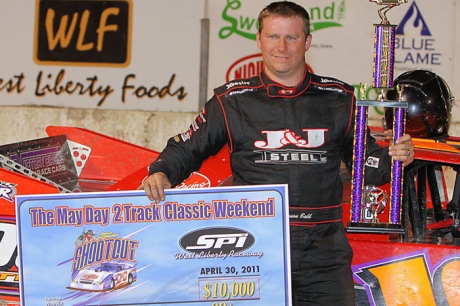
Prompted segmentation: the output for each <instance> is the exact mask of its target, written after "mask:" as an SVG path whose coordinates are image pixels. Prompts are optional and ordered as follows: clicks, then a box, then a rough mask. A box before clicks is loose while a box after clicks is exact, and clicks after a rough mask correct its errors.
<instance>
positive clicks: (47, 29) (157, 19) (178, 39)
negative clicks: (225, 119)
mask: <svg viewBox="0 0 460 306" xmlns="http://www.w3.org/2000/svg"><path fill="white" fill-rule="evenodd" d="M269 3H270V1H267V0H212V1H211V0H169V1H163V0H111V1H110V0H109V1H102V0H66V1H62V0H22V1H21V2H20V3H19V2H18V1H8V0H0V5H1V8H2V9H1V10H0V27H1V28H2V29H3V30H2V31H0V41H1V42H2V43H1V50H2V53H1V56H0V66H1V67H2V69H1V71H0V105H45V106H56V107H75V108H90V109H96V108H99V109H133V110H148V111H167V112H170V111H173V112H196V111H199V108H200V106H201V104H200V103H203V102H204V101H200V80H203V78H204V77H206V76H205V75H203V74H202V73H201V72H200V65H201V64H202V63H201V61H200V58H201V56H202V55H203V54H202V53H201V50H202V49H201V43H202V41H201V37H202V28H201V24H202V19H203V18H206V19H208V21H209V24H210V29H209V31H210V32H209V52H208V54H209V68H208V76H207V80H208V83H207V84H208V85H207V89H206V88H201V90H203V89H204V90H207V91H206V92H205V96H206V95H207V97H208V98H210V97H211V95H212V89H213V88H215V87H217V86H219V85H221V84H223V83H224V82H226V81H228V80H230V79H234V78H240V77H248V76H252V75H254V74H257V73H258V72H259V71H260V70H261V69H262V67H263V64H262V58H261V56H260V50H259V49H258V48H257V46H256V42H255V36H256V32H257V28H258V25H257V15H258V14H259V12H260V10H261V9H262V8H263V7H264V6H266V5H267V4H269ZM297 3H299V4H301V5H303V6H304V7H305V8H306V9H307V11H308V12H309V13H310V17H311V22H312V35H313V41H312V46H311V48H310V50H309V51H308V52H307V63H308V65H309V66H310V67H311V69H312V70H313V71H314V72H315V73H317V74H319V75H325V76H331V77H336V78H339V79H341V80H343V81H345V82H348V83H350V84H353V85H355V87H356V88H358V86H359V84H360V83H366V84H367V85H368V88H369V90H368V92H367V95H366V99H374V98H376V95H377V94H376V92H375V90H373V88H372V78H373V72H372V69H373V61H374V59H373V57H374V31H375V25H376V24H380V22H381V18H380V16H379V14H378V10H379V9H381V8H383V6H382V5H378V4H377V3H376V2H371V1H369V0H298V1H297ZM455 4H456V0H443V1H428V0H409V1H408V3H403V4H401V5H399V6H396V7H394V8H392V9H391V10H389V11H388V12H387V13H386V15H387V18H388V20H389V21H390V22H391V24H394V25H396V26H397V29H396V43H395V70H394V77H397V76H398V75H400V74H401V73H403V72H405V71H408V70H414V69H426V70H430V71H433V72H435V73H437V74H438V75H440V76H441V77H443V78H444V79H445V80H446V81H447V83H448V84H449V85H450V86H451V89H452V88H453V87H454V84H453V82H454V81H457V80H456V79H455V76H454V67H455V66H454V59H455V54H454V49H455V45H456V37H455V32H454V26H455V21H456V15H457V14H458V12H457V11H460V10H459V9H456V8H455V7H456V6H455ZM457 87H459V86H457ZM454 95H455V92H454ZM457 95H458V96H460V94H457ZM458 113H460V111H459V107H458V106H457V107H455V108H454V110H453V115H454V118H455V117H456V114H458ZM381 115H382V111H381V110H378V109H375V110H371V117H378V116H381Z"/></svg>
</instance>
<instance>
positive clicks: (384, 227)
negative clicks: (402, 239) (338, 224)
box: [347, 0, 407, 233]
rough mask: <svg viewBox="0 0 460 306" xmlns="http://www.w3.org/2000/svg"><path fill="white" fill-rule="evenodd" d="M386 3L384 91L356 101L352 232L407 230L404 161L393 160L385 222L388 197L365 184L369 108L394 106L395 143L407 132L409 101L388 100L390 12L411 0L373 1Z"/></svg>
mask: <svg viewBox="0 0 460 306" xmlns="http://www.w3.org/2000/svg"><path fill="white" fill-rule="evenodd" d="M370 1H371V2H376V3H377V4H383V5H385V7H384V8H382V9H380V10H379V15H380V18H381V19H382V22H381V23H380V24H376V25H374V26H375V36H374V67H373V83H372V86H373V88H376V89H379V90H380V95H379V97H378V100H375V101H374V100H364V97H362V99H361V100H358V101H356V109H355V126H354V128H355V130H354V136H355V143H354V152H353V153H354V154H353V170H352V185H351V186H352V192H351V208H350V210H351V211H350V222H349V224H348V227H347V231H348V232H380V233H404V229H403V227H402V226H401V208H402V205H401V202H402V183H403V166H402V163H401V162H400V161H396V160H392V165H391V181H390V205H389V217H388V221H387V222H382V221H381V220H379V218H378V214H379V213H380V212H381V211H382V210H383V209H384V208H385V206H386V202H387V196H386V194H385V193H384V192H383V191H382V190H379V188H377V187H375V186H365V185H364V175H365V165H366V160H365V159H366V137H367V133H368V125H367V118H368V107H369V106H377V107H385V108H394V109H395V110H394V114H395V115H394V118H393V137H392V142H393V143H394V142H395V141H396V140H397V139H398V138H399V137H401V136H402V135H403V134H404V131H405V114H406V109H407V103H406V102H401V101H388V100H387V99H386V90H387V89H388V88H392V87H393V71H394V52H395V31H396V30H395V29H396V26H395V25H391V24H390V22H389V21H388V19H387V18H386V15H385V14H386V12H387V11H388V10H390V9H391V8H393V7H395V6H397V5H399V4H401V3H406V2H407V0H370Z"/></svg>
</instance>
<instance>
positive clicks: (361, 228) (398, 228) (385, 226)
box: [346, 222, 404, 234]
mask: <svg viewBox="0 0 460 306" xmlns="http://www.w3.org/2000/svg"><path fill="white" fill-rule="evenodd" d="M346 230H347V232H349V233H382V234H404V229H403V228H402V225H401V224H390V223H364V222H349V223H348V226H347V229H346Z"/></svg>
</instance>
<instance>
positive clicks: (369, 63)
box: [208, 0, 460, 119]
mask: <svg viewBox="0 0 460 306" xmlns="http://www.w3.org/2000/svg"><path fill="white" fill-rule="evenodd" d="M295 2H296V3H298V4H300V5H302V6H303V7H305V9H306V10H307V12H308V13H309V15H310V19H311V34H312V43H311V46H310V49H309V50H308V51H307V53H306V61H307V64H308V65H309V67H310V69H311V70H312V71H313V72H314V73H316V74H318V75H322V76H329V77H335V78H338V79H341V80H342V81H344V82H347V83H349V84H351V85H353V86H354V87H355V89H356V93H357V91H358V88H359V85H360V83H366V84H367V85H368V86H367V92H366V93H365V95H366V97H365V98H366V99H371V100H374V99H376V98H377V96H378V93H379V92H378V91H377V90H375V89H373V88H372V77H373V63H374V34H375V33H374V32H375V31H374V30H375V28H374V25H375V24H380V23H381V19H380V16H379V13H378V10H379V9H382V8H384V7H385V6H383V5H377V4H376V3H375V2H371V1H369V0H358V1H356V0H327V1H325V0H298V1H295ZM269 3H270V1H264V0H229V1H227V0H218V1H209V18H210V20H211V21H212V22H211V29H210V33H211V34H210V35H211V38H210V41H211V49H210V50H211V52H210V54H209V62H210V65H209V66H210V67H212V69H211V70H210V71H209V85H208V89H209V90H210V93H209V94H211V91H212V89H213V88H215V87H217V86H220V85H222V84H223V83H225V82H228V81H230V80H233V79H236V78H246V77H251V76H254V75H256V74H258V73H259V72H260V71H261V70H262V69H263V62H262V55H261V53H260V50H259V49H258V48H257V44H256V33H257V31H258V23H257V17H258V14H259V12H260V11H261V10H262V9H263V8H264V7H265V6H266V5H268V4H269ZM441 16H442V17H441ZM455 16H456V12H455V0H445V1H422V0H409V1H408V3H403V4H401V5H399V6H396V7H394V8H392V9H391V10H389V11H388V12H386V17H387V18H388V20H389V21H390V23H391V24H394V25H396V26H397V28H396V46H395V69H394V77H395V78H396V77H397V76H398V75H400V74H401V73H403V72H406V71H408V70H415V69H424V70H429V71H433V72H434V73H437V74H438V75H440V76H441V77H443V78H444V79H445V80H446V82H447V83H448V84H449V85H450V87H451V89H452V90H454V65H453V64H454V61H453V60H454V58H455V54H454V49H455V48H454V44H455V41H456V36H455V33H454V32H453V31H448V30H446V25H453V24H454V21H455ZM440 18H442V20H443V22H439V20H440ZM454 95H455V92H454ZM459 112H460V110H459V108H458V107H455V108H454V109H453V110H452V114H453V118H456V115H455V114H456V113H459ZM382 115H383V108H377V107H376V108H374V109H371V112H370V116H371V118H373V119H381V118H382Z"/></svg>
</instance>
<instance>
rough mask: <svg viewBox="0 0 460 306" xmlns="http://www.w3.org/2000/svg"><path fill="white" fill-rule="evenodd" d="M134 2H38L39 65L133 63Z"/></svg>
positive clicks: (68, 0) (42, 0)
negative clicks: (132, 23)
mask: <svg viewBox="0 0 460 306" xmlns="http://www.w3.org/2000/svg"><path fill="white" fill-rule="evenodd" d="M131 11H132V2H131V0H121V1H120V0H116V1H115V0H113V1H101V0H96V1H94V0H67V1H58V0H36V16H35V22H36V25H35V47H34V59H35V62H36V63H37V64H47V65H52V64H55V65H88V66H97V65H102V66H117V67H119V66H121V67H125V66H127V65H129V63H130V57H131V54H130V50H131V19H132V17H131V14H132V13H131Z"/></svg>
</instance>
